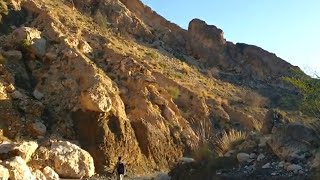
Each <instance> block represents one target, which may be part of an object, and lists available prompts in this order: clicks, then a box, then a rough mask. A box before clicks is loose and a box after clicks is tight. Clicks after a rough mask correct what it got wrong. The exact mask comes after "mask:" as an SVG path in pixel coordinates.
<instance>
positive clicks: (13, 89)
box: [6, 84, 16, 93]
mask: <svg viewBox="0 0 320 180" xmlns="http://www.w3.org/2000/svg"><path fill="white" fill-rule="evenodd" d="M15 90H16V88H15V87H14V86H13V84H10V85H8V86H7V87H6V91H7V92H8V93H13V92H14V91H15Z"/></svg>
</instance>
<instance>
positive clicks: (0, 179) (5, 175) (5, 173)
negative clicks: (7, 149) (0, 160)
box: [0, 164, 10, 180]
mask: <svg viewBox="0 0 320 180" xmlns="http://www.w3.org/2000/svg"><path fill="white" fill-rule="evenodd" d="M9 177H10V175H9V170H8V169H7V168H5V167H3V166H2V165H1V164H0V180H8V179H9Z"/></svg>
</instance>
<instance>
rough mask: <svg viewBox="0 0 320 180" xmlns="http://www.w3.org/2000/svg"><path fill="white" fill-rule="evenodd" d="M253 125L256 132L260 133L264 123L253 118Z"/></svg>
mask: <svg viewBox="0 0 320 180" xmlns="http://www.w3.org/2000/svg"><path fill="white" fill-rule="evenodd" d="M252 125H253V127H254V129H255V130H256V131H258V132H260V131H261V129H262V125H263V123H262V121H259V120H257V119H255V118H252Z"/></svg>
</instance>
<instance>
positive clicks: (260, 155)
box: [257, 154, 266, 161]
mask: <svg viewBox="0 0 320 180" xmlns="http://www.w3.org/2000/svg"><path fill="white" fill-rule="evenodd" d="M265 157H266V156H265V155H263V154H259V156H258V157H257V161H261V160H262V159H264V158H265Z"/></svg>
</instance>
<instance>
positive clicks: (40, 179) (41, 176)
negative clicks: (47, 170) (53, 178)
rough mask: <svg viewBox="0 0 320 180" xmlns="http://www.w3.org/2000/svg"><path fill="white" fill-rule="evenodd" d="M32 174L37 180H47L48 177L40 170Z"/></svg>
mask: <svg viewBox="0 0 320 180" xmlns="http://www.w3.org/2000/svg"><path fill="white" fill-rule="evenodd" d="M32 174H33V176H34V177H35V178H36V179H37V180H47V178H46V176H45V175H44V174H43V173H42V172H41V171H40V170H38V169H36V170H34V171H33V172H32Z"/></svg>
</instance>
